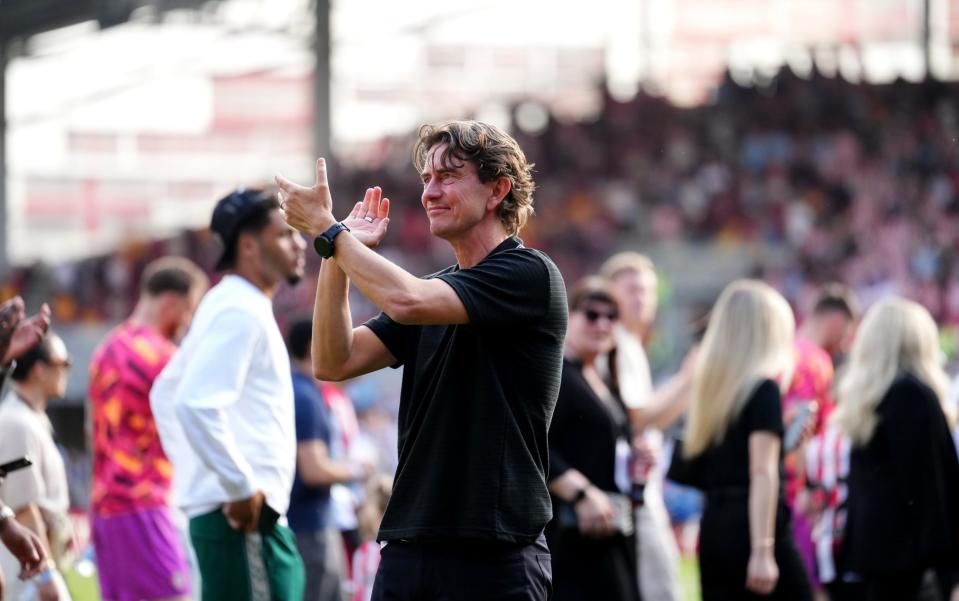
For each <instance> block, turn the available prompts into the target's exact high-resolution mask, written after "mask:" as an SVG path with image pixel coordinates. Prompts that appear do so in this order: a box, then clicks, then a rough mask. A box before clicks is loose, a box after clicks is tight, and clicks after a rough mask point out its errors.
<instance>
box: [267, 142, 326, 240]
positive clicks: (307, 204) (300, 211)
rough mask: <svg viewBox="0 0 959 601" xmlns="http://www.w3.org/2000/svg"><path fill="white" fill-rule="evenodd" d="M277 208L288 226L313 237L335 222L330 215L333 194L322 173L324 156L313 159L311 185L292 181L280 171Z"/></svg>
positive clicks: (277, 177) (277, 183)
mask: <svg viewBox="0 0 959 601" xmlns="http://www.w3.org/2000/svg"><path fill="white" fill-rule="evenodd" d="M275 179H276V185H277V186H279V187H280V209H282V210H283V213H284V219H286V222H287V223H288V224H290V226H291V227H293V228H295V229H297V230H299V231H301V232H303V233H304V234H306V235H308V236H311V237H315V236H319V235H320V234H322V233H323V232H325V231H326V230H327V229H329V227H330V226H331V225H333V224H334V223H336V219H334V218H333V196H332V194H331V193H330V184H329V182H328V181H327V176H326V159H317V160H316V183H315V184H313V186H311V187H309V188H308V187H306V186H301V185H299V184H294V183H293V182H291V181H290V180H288V179H286V178H285V177H283V176H282V175H280V174H277V175H276V178H275Z"/></svg>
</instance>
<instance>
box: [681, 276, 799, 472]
mask: <svg viewBox="0 0 959 601" xmlns="http://www.w3.org/2000/svg"><path fill="white" fill-rule="evenodd" d="M795 332H796V322H795V319H794V318H793V313H792V309H790V308H789V303H787V302H786V299H784V298H783V297H782V295H780V294H779V293H778V292H776V291H775V290H774V289H773V288H772V287H770V286H769V285H768V284H764V283H763V282H760V281H757V280H737V281H735V282H733V283H731V284H729V285H728V286H726V289H725V290H723V293H722V294H721V295H720V296H719V300H717V301H716V306H715V307H714V308H713V311H712V315H711V316H710V318H709V326H708V327H707V328H706V335H705V337H704V339H703V343H702V348H701V350H700V352H699V358H698V361H697V365H696V368H695V371H694V373H693V383H692V391H691V395H692V400H691V406H690V409H689V418H688V420H687V422H686V436H685V440H684V442H683V454H684V455H685V456H686V457H694V456H696V455H699V454H700V453H702V452H703V451H705V450H706V449H707V448H708V447H709V446H710V445H712V444H717V443H719V442H721V441H722V439H723V437H724V436H725V435H726V431H727V430H728V429H729V426H730V424H731V423H732V422H733V421H734V420H735V418H736V417H737V416H738V415H739V414H740V413H741V412H742V410H743V407H744V406H745V404H746V401H747V400H748V399H749V395H750V394H752V392H753V391H754V390H755V388H756V386H757V385H758V384H759V383H760V382H761V381H762V380H764V379H767V378H778V379H779V385H780V387H781V388H782V389H785V388H786V387H788V385H789V381H790V380H791V379H792V372H793V364H794V362H795V359H794V352H793V340H794V336H795Z"/></svg>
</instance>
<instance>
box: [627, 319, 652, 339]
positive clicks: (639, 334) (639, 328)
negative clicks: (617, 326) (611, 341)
mask: <svg viewBox="0 0 959 601" xmlns="http://www.w3.org/2000/svg"><path fill="white" fill-rule="evenodd" d="M620 323H621V324H622V326H623V329H624V330H626V331H627V332H629V333H630V334H632V335H633V336H635V337H636V338H638V339H639V340H640V341H643V340H645V338H646V332H648V331H649V328H648V327H647V326H646V325H645V324H643V323H642V322H640V321H629V320H625V319H624V320H622V322H620Z"/></svg>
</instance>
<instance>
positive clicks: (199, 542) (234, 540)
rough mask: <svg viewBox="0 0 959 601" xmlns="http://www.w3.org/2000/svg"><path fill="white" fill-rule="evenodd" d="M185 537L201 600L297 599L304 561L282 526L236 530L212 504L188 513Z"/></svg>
mask: <svg viewBox="0 0 959 601" xmlns="http://www.w3.org/2000/svg"><path fill="white" fill-rule="evenodd" d="M190 540H191V541H192V542H193V548H194V550H195V551H196V557H197V562H198V563H199V565H200V580H201V586H202V601H302V599H303V588H304V583H305V579H306V576H305V572H304V569H303V561H302V560H301V559H300V554H299V553H298V552H297V550H296V538H295V537H294V536H293V532H292V531H291V530H290V529H289V528H287V527H286V526H281V525H279V524H276V525H274V526H272V527H271V528H269V529H267V530H266V532H256V533H246V532H240V531H237V530H234V529H233V528H230V526H229V525H228V524H227V523H226V518H225V517H224V516H223V513H222V512H221V511H220V510H219V509H217V510H216V511H211V512H210V513H205V514H203V515H200V516H197V517H195V518H191V519H190Z"/></svg>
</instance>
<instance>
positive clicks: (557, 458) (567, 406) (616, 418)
mask: <svg viewBox="0 0 959 601" xmlns="http://www.w3.org/2000/svg"><path fill="white" fill-rule="evenodd" d="M582 370H583V366H582V363H580V362H578V361H572V360H569V359H567V360H566V361H564V362H563V380H562V382H563V384H562V386H561V387H560V389H559V400H558V401H557V402H556V412H555V414H554V415H553V423H552V424H551V425H550V428H549V472H550V473H549V479H550V480H552V479H554V478H558V477H559V476H562V475H563V474H564V473H565V472H567V471H568V470H570V469H575V470H577V471H579V472H580V473H581V474H583V475H584V476H586V478H587V479H588V480H589V481H590V483H592V484H593V486H596V487H597V488H599V489H600V490H605V491H607V492H615V493H621V492H623V491H621V490H619V488H618V487H617V486H616V474H615V471H616V470H615V466H616V443H617V442H618V441H619V440H621V439H625V440H627V441H629V440H630V439H631V436H630V428H629V420H628V419H627V417H626V409H625V407H623V406H622V401H620V400H619V399H618V398H610V399H608V400H607V401H603V400H602V399H600V398H599V397H598V396H597V395H596V393H595V392H594V391H593V389H592V387H590V385H589V382H587V381H586V378H585V377H584V376H583V371H582Z"/></svg>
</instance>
